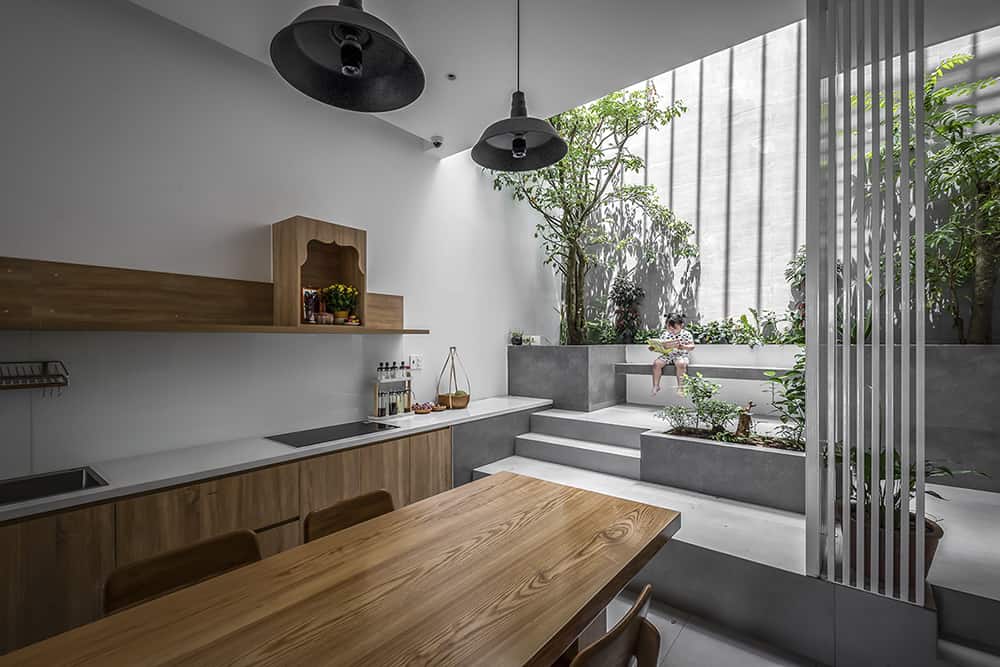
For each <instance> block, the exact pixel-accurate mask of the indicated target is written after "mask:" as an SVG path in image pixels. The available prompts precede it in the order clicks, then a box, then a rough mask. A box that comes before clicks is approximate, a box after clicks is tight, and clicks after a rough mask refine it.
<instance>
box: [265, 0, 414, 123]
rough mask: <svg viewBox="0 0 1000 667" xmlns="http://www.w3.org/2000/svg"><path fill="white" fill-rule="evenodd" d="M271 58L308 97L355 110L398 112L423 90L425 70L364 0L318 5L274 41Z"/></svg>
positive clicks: (397, 35) (276, 66)
mask: <svg viewBox="0 0 1000 667" xmlns="http://www.w3.org/2000/svg"><path fill="white" fill-rule="evenodd" d="M271 62H273V63H274V67H275V69H277V70H278V73H279V74H281V76H282V77H283V78H284V79H285V81H287V82H288V83H290V84H291V85H292V86H293V87H295V88H296V89H297V90H299V91H300V92H302V93H305V94H306V95H308V96H309V97H311V98H313V99H315V100H319V101H320V102H325V103H326V104H329V105H331V106H335V107H339V108H341V109H350V110H351V111H367V112H371V111H393V110H394V109H400V108H402V107H405V106H406V105H407V104H410V103H411V102H413V101H414V100H415V99H417V98H418V97H420V94H421V93H422V92H423V91H424V71H423V69H421V67H420V63H418V62H417V59H416V58H414V57H413V54H411V53H410V52H409V51H408V50H407V48H406V45H405V44H404V43H403V39H402V38H401V37H400V36H399V34H398V33H397V32H396V31H395V30H393V29H392V28H391V27H389V25H388V24H387V23H385V22H384V21H382V20H381V19H379V18H377V17H375V16H372V15H371V14H369V13H368V12H366V11H364V10H363V9H362V7H361V0H340V4H339V5H335V6H323V7H313V8H312V9H309V10H307V11H305V12H303V13H302V14H300V15H299V17H298V18H296V19H295V20H294V21H292V22H291V24H289V25H288V26H286V27H285V28H283V29H282V30H281V31H280V32H278V34H277V35H275V36H274V39H272V40H271Z"/></svg>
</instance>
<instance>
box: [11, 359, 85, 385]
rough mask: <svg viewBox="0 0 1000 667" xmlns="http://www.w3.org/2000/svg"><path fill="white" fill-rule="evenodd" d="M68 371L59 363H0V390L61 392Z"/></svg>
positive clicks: (67, 382)
mask: <svg viewBox="0 0 1000 667" xmlns="http://www.w3.org/2000/svg"><path fill="white" fill-rule="evenodd" d="M67 386H69V371H68V370H66V364H64V363H63V362H61V361H0V390H6V389H44V390H46V391H49V392H55V391H59V392H61V391H62V389H63V388H64V387H67Z"/></svg>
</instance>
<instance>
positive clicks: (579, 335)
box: [563, 248, 587, 345]
mask: <svg viewBox="0 0 1000 667" xmlns="http://www.w3.org/2000/svg"><path fill="white" fill-rule="evenodd" d="M586 263H587V261H586V259H585V258H584V256H583V253H582V252H580V251H579V250H578V249H576V248H570V251H569V253H568V256H567V257H566V276H565V282H564V283H563V306H564V308H565V314H564V316H565V318H566V342H567V343H568V344H570V345H583V344H585V343H586V342H587V340H586V336H587V318H586V317H585V315H584V306H583V298H584V288H583V277H584V275H586V270H587V267H586Z"/></svg>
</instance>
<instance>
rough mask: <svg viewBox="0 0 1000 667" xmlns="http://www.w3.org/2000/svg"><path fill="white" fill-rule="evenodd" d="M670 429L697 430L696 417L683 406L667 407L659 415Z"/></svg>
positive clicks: (690, 410) (689, 409)
mask: <svg viewBox="0 0 1000 667" xmlns="http://www.w3.org/2000/svg"><path fill="white" fill-rule="evenodd" d="M657 414H660V415H662V416H661V419H664V420H665V421H666V422H667V423H668V424H670V426H671V427H672V428H676V429H695V428H698V415H697V414H695V411H694V410H692V409H691V408H689V407H686V406H683V405H668V406H666V407H664V408H663V410H661V411H660V412H659V413H657Z"/></svg>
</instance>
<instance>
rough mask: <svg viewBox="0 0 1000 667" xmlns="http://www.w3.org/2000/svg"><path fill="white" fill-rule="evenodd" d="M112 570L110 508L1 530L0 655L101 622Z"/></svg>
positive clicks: (112, 536)
mask: <svg viewBox="0 0 1000 667" xmlns="http://www.w3.org/2000/svg"><path fill="white" fill-rule="evenodd" d="M114 567H115V524H114V506H113V505H111V504H106V505H98V506H95V507H87V508H84V509H79V510H72V511H69V512H62V513H60V514H54V515H50V516H45V517H41V518H37V519H28V520H26V521H21V522H19V523H12V524H7V525H5V526H0V573H2V574H0V576H2V581H0V653H5V652H7V651H12V650H14V649H16V648H19V647H21V646H25V645H27V644H30V643H32V642H36V641H39V640H41V639H45V638H46V637H50V636H52V635H54V634H57V633H59V632H63V631H64V630H69V629H70V628H74V627H76V626H78V625H83V624H84V623H89V622H90V621H94V620H97V619H98V618H100V617H101V601H102V592H103V590H104V580H105V579H106V578H107V576H108V574H110V573H111V571H112V570H113V569H114Z"/></svg>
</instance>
